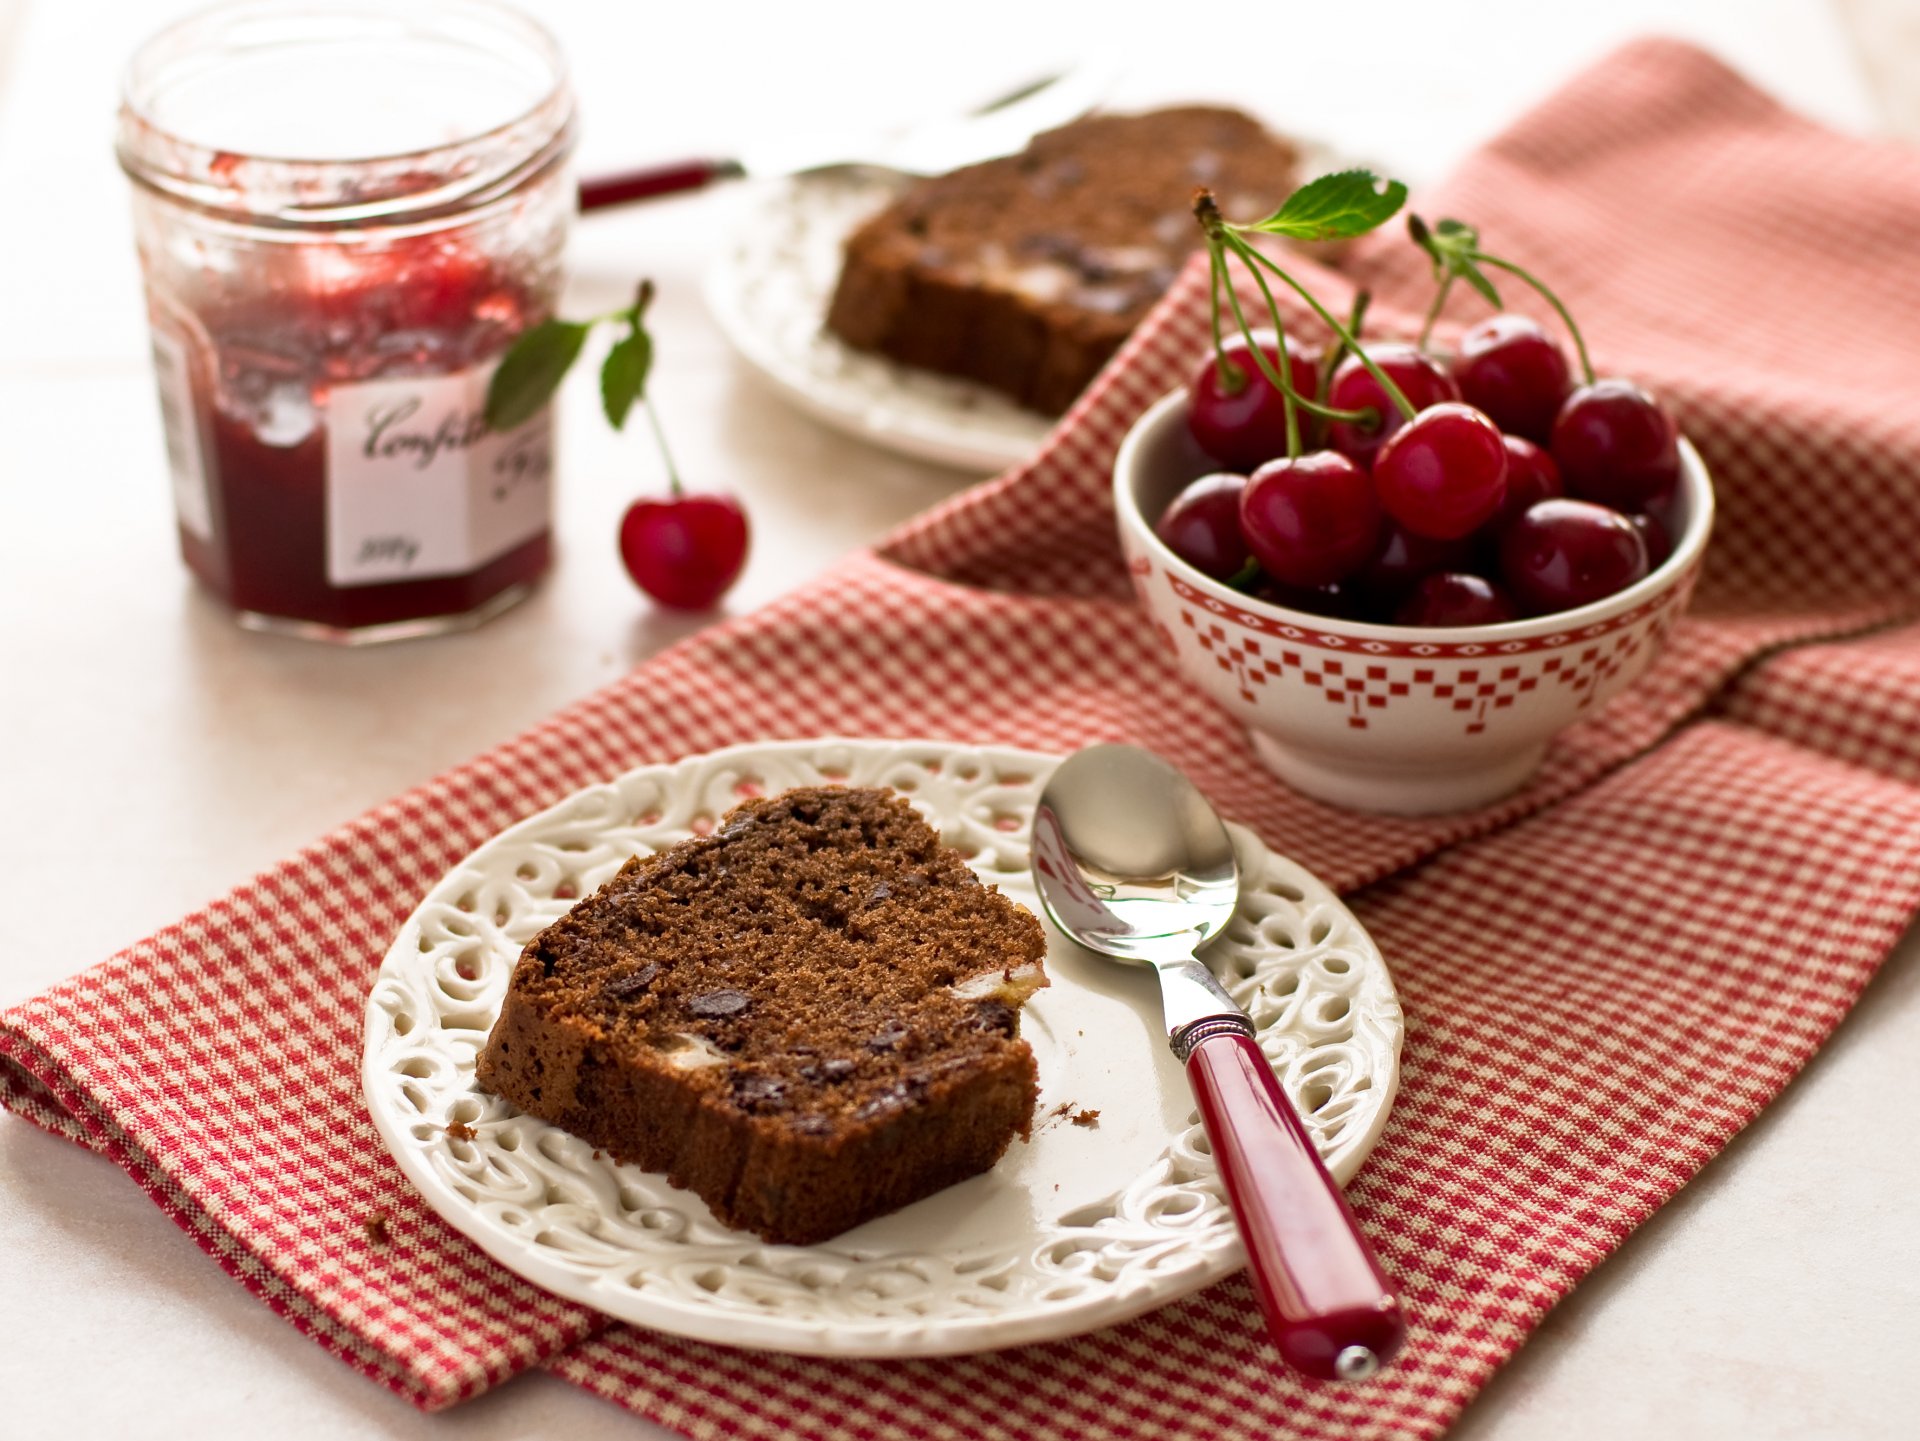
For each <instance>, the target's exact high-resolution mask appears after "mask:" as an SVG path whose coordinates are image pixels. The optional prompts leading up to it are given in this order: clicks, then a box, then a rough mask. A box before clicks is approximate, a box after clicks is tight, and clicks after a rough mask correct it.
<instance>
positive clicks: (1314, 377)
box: [1187, 331, 1320, 471]
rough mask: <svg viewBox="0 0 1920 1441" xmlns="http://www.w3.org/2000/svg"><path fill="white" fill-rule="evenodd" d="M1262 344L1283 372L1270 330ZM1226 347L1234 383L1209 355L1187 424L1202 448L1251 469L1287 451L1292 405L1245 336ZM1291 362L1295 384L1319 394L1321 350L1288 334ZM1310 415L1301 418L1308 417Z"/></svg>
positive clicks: (1191, 393) (1191, 390) (1197, 378)
mask: <svg viewBox="0 0 1920 1441" xmlns="http://www.w3.org/2000/svg"><path fill="white" fill-rule="evenodd" d="M1255 334H1256V335H1258V334H1259V332H1257V331H1256V332H1255ZM1260 348H1261V349H1262V350H1263V351H1265V352H1266V356H1267V359H1268V361H1270V362H1271V363H1272V365H1273V368H1274V369H1275V370H1278V369H1279V368H1280V347H1279V346H1278V345H1277V344H1276V343H1275V342H1274V341H1273V339H1272V337H1271V335H1270V334H1269V335H1268V336H1267V337H1265V338H1264V339H1262V341H1261V346H1260ZM1222 350H1223V351H1224V353H1225V356H1226V359H1227V361H1228V363H1229V364H1230V365H1231V366H1232V367H1233V371H1234V385H1233V386H1229V385H1228V384H1227V383H1226V382H1223V381H1222V380H1221V378H1220V371H1221V366H1220V365H1219V363H1218V362H1217V361H1216V360H1215V358H1214V357H1213V356H1208V357H1207V360H1206V363H1205V364H1203V365H1202V366H1201V367H1200V368H1199V370H1197V371H1195V372H1194V376H1193V381H1192V383H1191V384H1189V385H1188V387H1187V428H1188V429H1189V430H1190V431H1191V432H1192V433H1193V438H1194V440H1196V441H1197V442H1199V445H1200V448H1201V449H1202V450H1204V451H1206V453H1207V454H1208V455H1210V456H1212V457H1213V458H1214V459H1215V460H1216V461H1218V462H1219V463H1220V464H1221V465H1224V466H1227V467H1229V468H1231V469H1234V470H1240V471H1250V470H1252V469H1253V468H1254V467H1255V466H1257V465H1259V464H1261V463H1262V462H1263V461H1269V460H1272V459H1273V458H1274V457H1275V456H1278V455H1285V454H1286V453H1287V420H1286V406H1285V402H1284V401H1283V399H1282V398H1281V395H1280V392H1279V391H1278V390H1275V389H1274V387H1273V382H1272V381H1270V380H1268V379H1267V377H1266V375H1265V374H1264V373H1263V372H1262V371H1261V369H1260V367H1259V365H1258V363H1257V362H1256V361H1255V360H1254V359H1253V351H1252V348H1251V347H1250V346H1249V345H1248V344H1247V340H1246V337H1245V336H1239V337H1237V338H1235V339H1233V340H1229V341H1228V342H1227V343H1226V345H1225V346H1223V347H1222ZM1287 360H1288V370H1287V379H1288V380H1290V381H1291V382H1292V383H1293V388H1294V389H1295V390H1296V391H1298V392H1300V393H1301V394H1302V395H1306V396H1311V397H1314V398H1318V396H1319V393H1320V369H1319V367H1320V356H1319V353H1318V352H1317V351H1315V350H1314V349H1313V348H1312V347H1310V346H1305V345H1300V344H1297V343H1296V342H1295V341H1294V339H1293V337H1292V336H1288V337H1287ZM1306 418H1307V417H1306V416H1305V415H1302V416H1301V419H1302V420H1303V421H1304V420H1305V419H1306Z"/></svg>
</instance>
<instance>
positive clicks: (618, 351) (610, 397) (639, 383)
mask: <svg viewBox="0 0 1920 1441" xmlns="http://www.w3.org/2000/svg"><path fill="white" fill-rule="evenodd" d="M652 368H653V338H652V337H651V336H649V335H648V334H647V332H646V331H644V330H642V329H641V328H640V325H639V317H638V316H635V317H634V323H633V329H632V331H631V332H630V333H629V334H627V335H625V336H623V337H622V338H621V339H620V341H619V342H618V343H617V344H615V346H614V347H613V349H612V350H609V351H608V352H607V359H606V363H605V364H603V365H602V366H601V367H600V407H601V409H602V410H604V411H606V413H607V423H608V424H609V425H611V426H612V427H613V428H614V429H615V430H621V429H624V428H625V426H626V423H627V413H628V412H629V411H631V410H632V409H633V403H634V402H635V401H636V400H638V399H639V398H640V396H641V394H642V393H643V392H644V391H645V390H646V388H647V372H648V371H649V370H651V369H652Z"/></svg>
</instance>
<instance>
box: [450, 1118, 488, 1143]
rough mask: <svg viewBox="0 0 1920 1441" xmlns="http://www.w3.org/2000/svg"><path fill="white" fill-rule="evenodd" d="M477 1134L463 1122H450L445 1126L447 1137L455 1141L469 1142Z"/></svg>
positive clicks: (477, 1133)
mask: <svg viewBox="0 0 1920 1441" xmlns="http://www.w3.org/2000/svg"><path fill="white" fill-rule="evenodd" d="M479 1134H480V1133H479V1132H478V1131H476V1130H474V1129H473V1127H471V1126H469V1125H468V1124H467V1123H466V1122H465V1121H450V1122H448V1124H447V1135H448V1136H450V1137H451V1138H452V1139H454V1140H456V1141H471V1140H472V1139H473V1138H474V1137H476V1136H478V1135H479Z"/></svg>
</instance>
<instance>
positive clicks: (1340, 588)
mask: <svg viewBox="0 0 1920 1441" xmlns="http://www.w3.org/2000/svg"><path fill="white" fill-rule="evenodd" d="M1254 594H1255V595H1257V596H1258V597H1259V598H1260V599H1261V600H1264V601H1270V602H1271V603H1272V604H1274V605H1283V606H1285V607H1286V608H1287V609H1288V610H1298V611H1305V612H1306V613H1307V614H1308V615H1324V616H1326V617H1327V618H1328V619H1330V620H1371V619H1373V610H1374V607H1373V605H1372V603H1371V601H1370V599H1369V598H1368V596H1367V595H1366V594H1365V593H1364V592H1363V591H1362V590H1361V588H1360V587H1359V586H1358V585H1356V584H1354V583H1353V582H1352V581H1350V580H1336V581H1332V582H1329V583H1328V584H1326V585H1316V586H1311V587H1306V586H1287V585H1275V584H1273V582H1271V581H1268V582H1266V583H1264V584H1262V585H1261V587H1260V589H1259V590H1257V591H1255V592H1254Z"/></svg>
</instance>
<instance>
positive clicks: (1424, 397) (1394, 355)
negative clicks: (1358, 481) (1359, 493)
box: [1327, 340, 1460, 465]
mask: <svg viewBox="0 0 1920 1441" xmlns="http://www.w3.org/2000/svg"><path fill="white" fill-rule="evenodd" d="M1367 354H1368V355H1370V356H1371V357H1372V358H1373V363H1374V364H1375V365H1377V366H1379V367H1380V369H1381V370H1383V371H1384V372H1386V375H1387V377H1388V378H1389V379H1390V380H1392V381H1393V383H1394V384H1395V385H1397V386H1399V387H1400V389H1401V391H1402V392H1403V393H1404V394H1405V395H1406V397H1407V399H1408V400H1409V401H1410V402H1411V403H1412V405H1413V408H1414V409H1415V410H1416V411H1420V410H1425V409H1426V408H1427V407H1428V406H1430V405H1438V404H1440V402H1441V401H1443V400H1458V399H1459V398H1460V392H1459V390H1458V389H1456V388H1455V386H1454V383H1453V381H1452V379H1451V378H1449V377H1448V375H1447V372H1446V371H1444V370H1442V369H1441V368H1440V363H1439V362H1438V361H1436V360H1434V359H1432V358H1431V357H1429V356H1427V355H1426V354H1424V353H1423V352H1421V351H1419V350H1416V349H1414V347H1413V346H1411V345H1405V344H1402V343H1401V342H1399V341H1397V340H1383V341H1381V342H1380V343H1379V344H1377V345H1369V346H1368V347H1367ZM1327 404H1329V405H1331V406H1333V407H1334V408H1335V409H1336V410H1364V409H1366V408H1367V407H1369V406H1371V407H1372V408H1373V409H1374V410H1375V411H1376V412H1378V413H1379V416H1380V423H1379V425H1378V427H1377V428H1375V429H1373V430H1368V429H1366V428H1365V427H1364V426H1361V425H1359V424H1357V423H1355V422H1352V421H1335V422H1334V423H1333V424H1331V425H1329V426H1328V427H1327V444H1328V445H1330V446H1332V447H1333V448H1334V449H1335V450H1337V451H1339V452H1340V453H1341V454H1342V455H1344V456H1347V457H1349V458H1350V459H1353V460H1357V461H1359V462H1360V463H1361V464H1362V465H1371V464H1372V463H1373V458H1374V456H1375V455H1376V454H1377V453H1378V452H1379V450H1380V447H1381V446H1383V445H1385V444H1386V443H1387V441H1388V439H1390V438H1391V437H1392V435H1393V433H1394V432H1395V431H1396V430H1398V429H1399V428H1400V425H1401V421H1402V419H1403V417H1402V416H1401V414H1400V408H1399V407H1398V406H1396V405H1395V404H1394V403H1393V401H1392V399H1391V398H1390V397H1389V396H1388V395H1387V393H1386V391H1384V390H1382V389H1381V388H1380V382H1379V381H1377V380H1375V379H1374V378H1373V374H1372V372H1371V371H1369V370H1368V369H1367V368H1366V366H1365V365H1363V364H1361V362H1360V357H1359V356H1357V355H1349V356H1348V357H1347V358H1346V359H1345V360H1343V361H1341V362H1340V364H1339V366H1338V368H1336V369H1335V370H1334V372H1333V383H1332V384H1331V385H1329V386H1328V387H1327Z"/></svg>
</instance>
